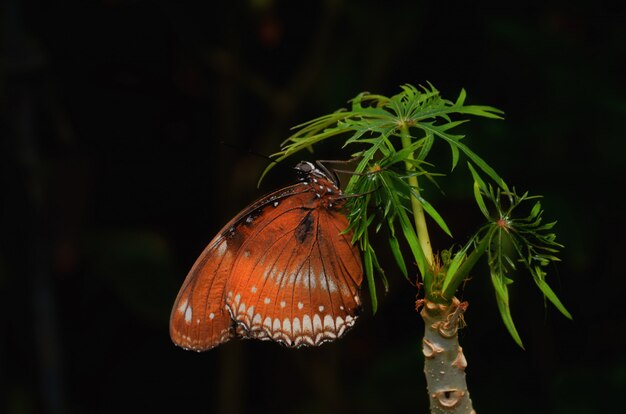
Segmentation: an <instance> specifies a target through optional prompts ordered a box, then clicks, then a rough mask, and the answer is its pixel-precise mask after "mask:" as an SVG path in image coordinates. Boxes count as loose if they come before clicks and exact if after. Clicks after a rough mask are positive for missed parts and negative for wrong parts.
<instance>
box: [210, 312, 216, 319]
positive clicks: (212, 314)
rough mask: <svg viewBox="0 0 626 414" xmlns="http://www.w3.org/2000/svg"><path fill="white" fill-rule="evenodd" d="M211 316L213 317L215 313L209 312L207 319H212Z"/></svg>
mask: <svg viewBox="0 0 626 414" xmlns="http://www.w3.org/2000/svg"><path fill="white" fill-rule="evenodd" d="M213 318H215V314H214V313H213V312H211V313H209V319H211V320H212V319H213Z"/></svg>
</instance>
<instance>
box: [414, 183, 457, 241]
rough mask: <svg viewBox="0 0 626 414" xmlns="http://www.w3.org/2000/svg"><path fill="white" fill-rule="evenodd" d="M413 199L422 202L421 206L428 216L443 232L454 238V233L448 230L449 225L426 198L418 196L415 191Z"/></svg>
mask: <svg viewBox="0 0 626 414" xmlns="http://www.w3.org/2000/svg"><path fill="white" fill-rule="evenodd" d="M413 197H415V198H416V199H417V201H419V202H420V204H421V205H422V207H423V208H424V211H425V212H427V213H428V215H429V216H430V217H431V218H432V219H433V220H435V223H437V224H438V225H439V227H440V228H441V230H443V231H444V232H445V233H446V234H447V235H448V236H450V237H452V232H450V229H449V228H448V225H447V224H446V222H445V220H444V219H443V217H441V215H440V214H439V213H438V212H437V210H435V208H434V207H433V206H432V205H431V204H430V203H429V202H428V201H426V200H425V199H424V197H422V196H420V195H418V194H417V193H415V192H414V191H413Z"/></svg>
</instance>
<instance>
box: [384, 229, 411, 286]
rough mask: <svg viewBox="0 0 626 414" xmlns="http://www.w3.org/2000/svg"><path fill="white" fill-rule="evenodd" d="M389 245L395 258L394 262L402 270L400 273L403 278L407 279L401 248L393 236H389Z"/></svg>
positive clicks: (407, 273)
mask: <svg viewBox="0 0 626 414" xmlns="http://www.w3.org/2000/svg"><path fill="white" fill-rule="evenodd" d="M389 247H390V248H391V253H392V254H393V257H394V259H396V263H397V264H398V267H399V268H400V271H401V272H402V275H403V276H404V277H405V279H407V280H408V279H409V272H408V271H407V268H406V263H405V262H404V257H403V256H402V250H400V243H399V242H398V239H397V238H396V237H395V236H391V237H389Z"/></svg>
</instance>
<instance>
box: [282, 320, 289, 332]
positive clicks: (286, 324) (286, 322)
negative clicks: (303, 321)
mask: <svg viewBox="0 0 626 414" xmlns="http://www.w3.org/2000/svg"><path fill="white" fill-rule="evenodd" d="M283 332H285V333H287V334H291V321H290V320H289V318H285V319H284V320H283Z"/></svg>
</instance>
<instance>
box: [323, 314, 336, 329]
mask: <svg viewBox="0 0 626 414" xmlns="http://www.w3.org/2000/svg"><path fill="white" fill-rule="evenodd" d="M333 322H334V321H333V317H332V316H330V315H326V316H324V329H331V330H335V326H334V323H333Z"/></svg>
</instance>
